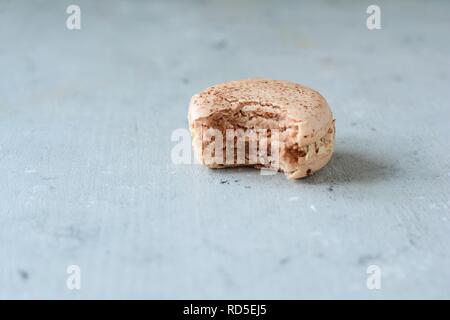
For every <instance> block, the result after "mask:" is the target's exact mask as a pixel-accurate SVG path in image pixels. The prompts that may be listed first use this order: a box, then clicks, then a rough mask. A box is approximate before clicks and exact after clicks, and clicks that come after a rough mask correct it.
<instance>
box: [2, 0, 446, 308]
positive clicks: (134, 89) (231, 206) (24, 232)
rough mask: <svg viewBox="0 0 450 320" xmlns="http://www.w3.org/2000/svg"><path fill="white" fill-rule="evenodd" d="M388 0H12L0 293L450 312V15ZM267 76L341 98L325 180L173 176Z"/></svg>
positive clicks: (439, 7)
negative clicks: (77, 271) (370, 17)
mask: <svg viewBox="0 0 450 320" xmlns="http://www.w3.org/2000/svg"><path fill="white" fill-rule="evenodd" d="M72 3H76V4H78V5H80V7H81V27H82V28H81V30H72V31H70V30H68V29H67V28H66V26H65V21H66V18H67V16H68V15H67V14H66V8H67V6H68V5H70V4H72ZM370 4H372V1H370V2H368V1H311V2H300V1H235V0H233V1H148V2H146V1H133V2H132V1H127V2H125V1H95V2H94V1H78V0H77V1H5V0H2V1H0V74H1V76H0V298H64V299H79V298H238V299H240V298H255V299H259V298H275V299H278V298H288V299H298V298H367V299H379V298H450V252H449V249H450V220H449V219H450V194H449V190H450V157H449V156H450V152H449V150H450V134H449V120H450V107H449V101H450V90H449V88H450V86H449V84H450V82H449V79H450V63H449V57H450V42H449V41H448V36H449V35H448V31H449V30H450V19H449V12H450V2H448V1H430V2H427V3H426V2H425V1H395V2H394V1H376V4H378V5H379V6H380V7H381V19H382V29H381V30H375V31H369V30H368V29H367V28H366V17H367V14H366V8H367V6H368V5H370ZM249 77H267V78H274V79H286V80H291V81H296V82H300V83H304V84H307V85H309V86H311V87H313V88H315V89H317V90H319V91H320V92H321V93H322V94H323V95H324V96H325V97H326V98H327V100H328V102H329V103H330V105H331V107H332V110H333V112H334V114H335V117H336V119H337V120H336V121H337V122H336V124H337V142H336V153H335V156H334V158H333V159H332V161H331V163H330V164H329V165H328V166H327V167H326V168H325V169H324V170H323V171H321V172H320V173H318V174H317V175H315V176H313V177H311V178H308V179H305V180H301V181H296V182H293V181H288V180H286V179H285V177H284V176H283V175H281V174H278V175H275V176H261V175H260V174H259V172H258V171H256V170H249V169H240V170H226V171H212V170H208V169H206V168H204V167H201V166H199V165H175V164H173V163H172V161H171V156H170V154H171V150H172V148H173V146H174V144H175V143H174V142H172V141H171V134H172V132H173V131H174V130H175V129H177V128H187V120H186V115H187V105H188V101H189V99H190V97H191V95H193V94H194V93H196V92H198V91H200V90H201V89H203V88H205V87H207V86H209V85H212V84H214V83H218V82H223V81H226V80H232V79H240V78H249ZM69 265H78V266H80V268H81V289H80V290H68V289H67V287H66V279H67V277H68V275H67V274H66V269H67V266H69ZM369 265H377V266H379V267H380V268H381V289H380V290H369V289H368V288H367V286H366V280H367V277H368V274H367V273H366V270H367V267H368V266H369Z"/></svg>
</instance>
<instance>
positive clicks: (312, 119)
mask: <svg viewBox="0 0 450 320" xmlns="http://www.w3.org/2000/svg"><path fill="white" fill-rule="evenodd" d="M188 121H189V129H190V132H191V135H192V145H193V148H194V151H195V153H196V156H197V159H198V160H199V161H200V163H202V164H204V165H206V166H208V167H210V168H227V167H236V166H250V167H255V168H267V169H272V170H276V171H281V172H284V173H285V174H286V176H287V177H288V178H290V179H298V178H303V177H306V176H309V175H312V174H313V173H315V172H316V171H318V170H320V169H321V168H322V167H324V166H325V165H326V164H327V163H328V162H329V160H330V159H331V156H332V154H333V148H334V140H335V120H334V118H333V114H332V112H331V110H330V107H329V105H328V103H327V101H326V100H325V98H324V97H322V95H321V94H320V93H318V92H317V91H315V90H313V89H311V88H308V87H306V86H304V85H301V84H297V83H293V82H289V81H280V80H270V79H246V80H237V81H230V82H225V83H221V84H217V85H214V86H211V87H209V88H207V89H205V90H203V91H201V92H200V93H198V94H196V95H194V96H193V97H192V98H191V101H190V104H189V112H188Z"/></svg>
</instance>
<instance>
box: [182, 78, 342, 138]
mask: <svg viewBox="0 0 450 320" xmlns="http://www.w3.org/2000/svg"><path fill="white" fill-rule="evenodd" d="M255 105H256V106H257V107H258V108H262V109H264V110H266V111H267V110H269V111H271V112H273V113H276V114H280V115H282V121H281V123H280V125H283V126H297V128H298V131H297V135H298V138H299V140H300V141H301V145H306V144H309V143H311V142H314V141H315V140H317V139H318V138H320V137H321V136H323V135H325V133H326V132H327V130H328V128H329V127H330V126H331V125H332V122H333V115H332V113H331V110H330V107H329V106H328V103H327V102H326V100H325V99H324V98H323V97H322V95H320V93H318V92H317V91H315V90H313V89H311V88H308V87H306V86H303V85H300V84H297V83H293V82H289V81H282V80H269V79H246V80H237V81H230V82H225V83H222V84H218V85H215V86H212V87H209V88H207V89H205V90H204V91H202V92H200V93H199V94H196V95H194V96H193V97H192V99H191V102H190V105H189V115H188V118H189V122H190V123H191V124H192V123H193V122H194V121H196V120H199V119H205V118H208V117H209V116H211V115H213V114H216V113H218V112H230V111H231V112H232V111H234V110H239V109H240V108H243V107H245V106H255Z"/></svg>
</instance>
